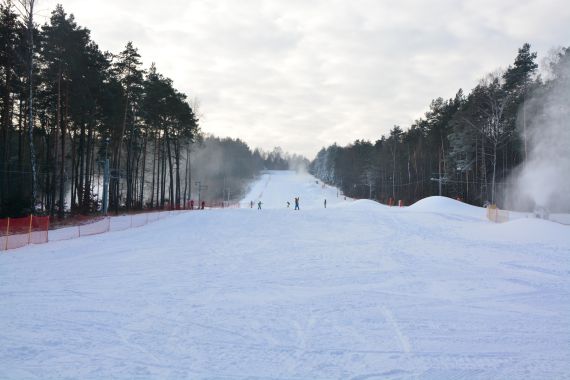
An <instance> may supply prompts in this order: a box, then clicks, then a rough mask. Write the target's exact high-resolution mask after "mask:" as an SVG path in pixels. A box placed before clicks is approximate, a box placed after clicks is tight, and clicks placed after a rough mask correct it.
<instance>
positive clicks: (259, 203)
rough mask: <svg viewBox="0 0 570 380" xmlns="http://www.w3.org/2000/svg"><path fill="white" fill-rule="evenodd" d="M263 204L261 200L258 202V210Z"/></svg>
mask: <svg viewBox="0 0 570 380" xmlns="http://www.w3.org/2000/svg"><path fill="white" fill-rule="evenodd" d="M262 204H263V203H261V201H259V202H257V209H258V210H261V205H262Z"/></svg>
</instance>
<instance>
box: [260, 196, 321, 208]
mask: <svg viewBox="0 0 570 380" xmlns="http://www.w3.org/2000/svg"><path fill="white" fill-rule="evenodd" d="M299 200H300V197H295V198H294V202H295V210H301V209H300V208H299ZM253 204H254V203H253V201H251V202H249V207H250V208H253ZM262 204H263V203H262V202H261V201H258V202H257V209H258V210H261V205H262ZM286 204H287V208H290V207H291V202H289V201H287V203H286ZM324 206H325V208H327V200H326V199H325V200H324Z"/></svg>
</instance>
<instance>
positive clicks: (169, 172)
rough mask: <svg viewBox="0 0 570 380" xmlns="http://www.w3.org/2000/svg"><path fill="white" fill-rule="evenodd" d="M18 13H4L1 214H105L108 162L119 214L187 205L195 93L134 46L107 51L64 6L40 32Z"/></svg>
mask: <svg viewBox="0 0 570 380" xmlns="http://www.w3.org/2000/svg"><path fill="white" fill-rule="evenodd" d="M19 5H20V6H19V7H16V6H15V5H14V4H12V3H11V2H10V1H5V2H4V3H3V4H1V5H0V214H1V215H3V216H5V215H19V214H26V213H29V212H36V213H45V214H49V215H59V216H60V217H62V216H64V214H65V213H66V212H68V211H70V212H81V213H88V212H94V211H96V210H97V209H98V208H100V206H101V199H100V195H101V194H102V180H103V173H102V171H103V163H104V161H105V159H108V160H109V162H110V168H111V170H110V174H111V176H110V190H109V205H110V209H112V210H116V211H118V210H119V209H127V210H129V209H137V208H142V207H148V206H152V207H164V206H165V204H170V205H176V204H180V203H182V202H183V201H184V199H185V198H187V197H188V195H189V194H188V188H189V183H187V182H186V183H184V181H185V178H187V177H186V176H185V175H184V170H185V168H186V166H185V161H186V157H185V152H186V151H187V150H188V147H189V145H190V144H192V142H193V141H194V140H195V139H196V136H198V134H199V127H198V118H197V116H196V114H195V110H194V109H193V107H192V106H191V104H190V101H189V100H188V97H187V95H186V94H184V93H182V92H180V91H178V90H177V89H176V88H175V87H174V84H173V82H172V80H171V79H169V78H167V77H165V76H164V75H162V74H160V73H159V72H158V70H157V68H156V67H155V65H154V64H153V65H151V67H150V68H148V69H146V70H145V69H143V68H142V63H141V57H140V55H139V53H138V50H137V48H136V47H134V45H133V43H132V42H128V43H127V44H126V46H125V48H124V50H123V51H121V52H119V53H118V54H112V53H109V52H103V51H101V50H100V48H99V47H98V45H97V44H96V43H95V42H94V41H93V40H92V39H91V36H90V31H89V30H88V29H87V28H84V27H81V26H79V25H78V24H77V23H76V21H75V19H74V17H73V15H68V14H66V12H65V11H64V9H63V7H62V6H61V5H58V6H57V7H56V8H55V10H54V11H53V12H52V13H51V17H50V19H49V22H47V23H45V24H44V25H42V26H41V27H40V26H38V25H36V24H35V23H33V22H32V16H33V8H30V5H31V6H33V1H23V2H21V3H20V4H19ZM18 10H20V11H21V12H18Z"/></svg>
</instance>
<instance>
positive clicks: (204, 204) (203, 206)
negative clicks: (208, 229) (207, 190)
mask: <svg viewBox="0 0 570 380" xmlns="http://www.w3.org/2000/svg"><path fill="white" fill-rule="evenodd" d="M205 207H206V202H204V201H202V210H203V209H204V208H205Z"/></svg>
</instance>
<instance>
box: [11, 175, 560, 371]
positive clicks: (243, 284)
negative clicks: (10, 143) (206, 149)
mask: <svg viewBox="0 0 570 380" xmlns="http://www.w3.org/2000/svg"><path fill="white" fill-rule="evenodd" d="M315 181H316V180H315V179H314V178H313V177H311V176H308V175H296V174H295V173H292V172H268V173H266V174H265V175H263V176H262V177H261V178H260V180H259V181H258V182H257V183H255V184H254V185H253V186H252V188H251V191H250V193H249V194H248V196H246V197H245V198H244V204H248V203H249V202H250V201H251V200H254V201H257V200H258V199H259V200H261V201H262V203H263V208H264V209H263V210H261V211H258V210H256V209H255V208H254V209H253V210H252V209H250V208H249V207H245V208H242V209H231V210H230V209H225V210H205V211H193V212H188V213H182V214H180V215H176V216H173V217H171V218H167V219H164V220H161V221H158V222H156V223H153V224H149V225H146V226H144V227H140V228H137V229H131V230H126V231H120V232H110V233H108V234H104V235H97V236H90V237H85V238H80V239H76V240H69V241H59V242H51V243H48V244H45V245H38V246H29V247H25V248H22V249H19V250H14V251H9V252H8V253H5V254H2V255H0V326H1V327H2V328H0V378H1V379H56V378H57V379H65V378H74V379H75V378H81V379H111V378H113V379H115V378H119V379H134V378H136V379H147V378H155V379H239V378H248V379H355V380H356V379H359V380H363V379H564V378H570V307H569V306H568V305H569V301H570V227H566V226H562V225H559V224H556V223H551V222H546V221H542V220H535V219H520V220H515V221H513V222H510V223H505V224H502V225H496V224H491V223H489V222H487V221H486V220H485V213H484V210H483V209H481V208H477V207H473V206H469V205H465V204H462V203H458V202H456V201H453V200H450V199H446V198H440V197H431V198H427V199H425V200H422V201H421V202H418V203H417V204H416V205H412V206H410V207H408V208H401V209H400V208H389V207H386V206H382V205H379V204H376V203H374V202H371V201H365V200H364V201H353V200H350V199H347V200H344V197H342V196H341V197H338V198H337V196H336V195H337V192H336V189H334V188H330V187H326V188H324V189H323V188H322V186H321V184H320V183H319V184H316V183H315ZM296 196H298V197H300V199H301V202H300V206H301V210H300V211H294V210H293V209H292V208H291V209H287V208H286V206H285V202H286V201H287V200H290V201H291V202H292V199H293V198H294V197H296ZM324 197H326V198H327V201H328V208H327V209H324V207H323V200H324ZM291 207H292V206H291Z"/></svg>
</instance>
